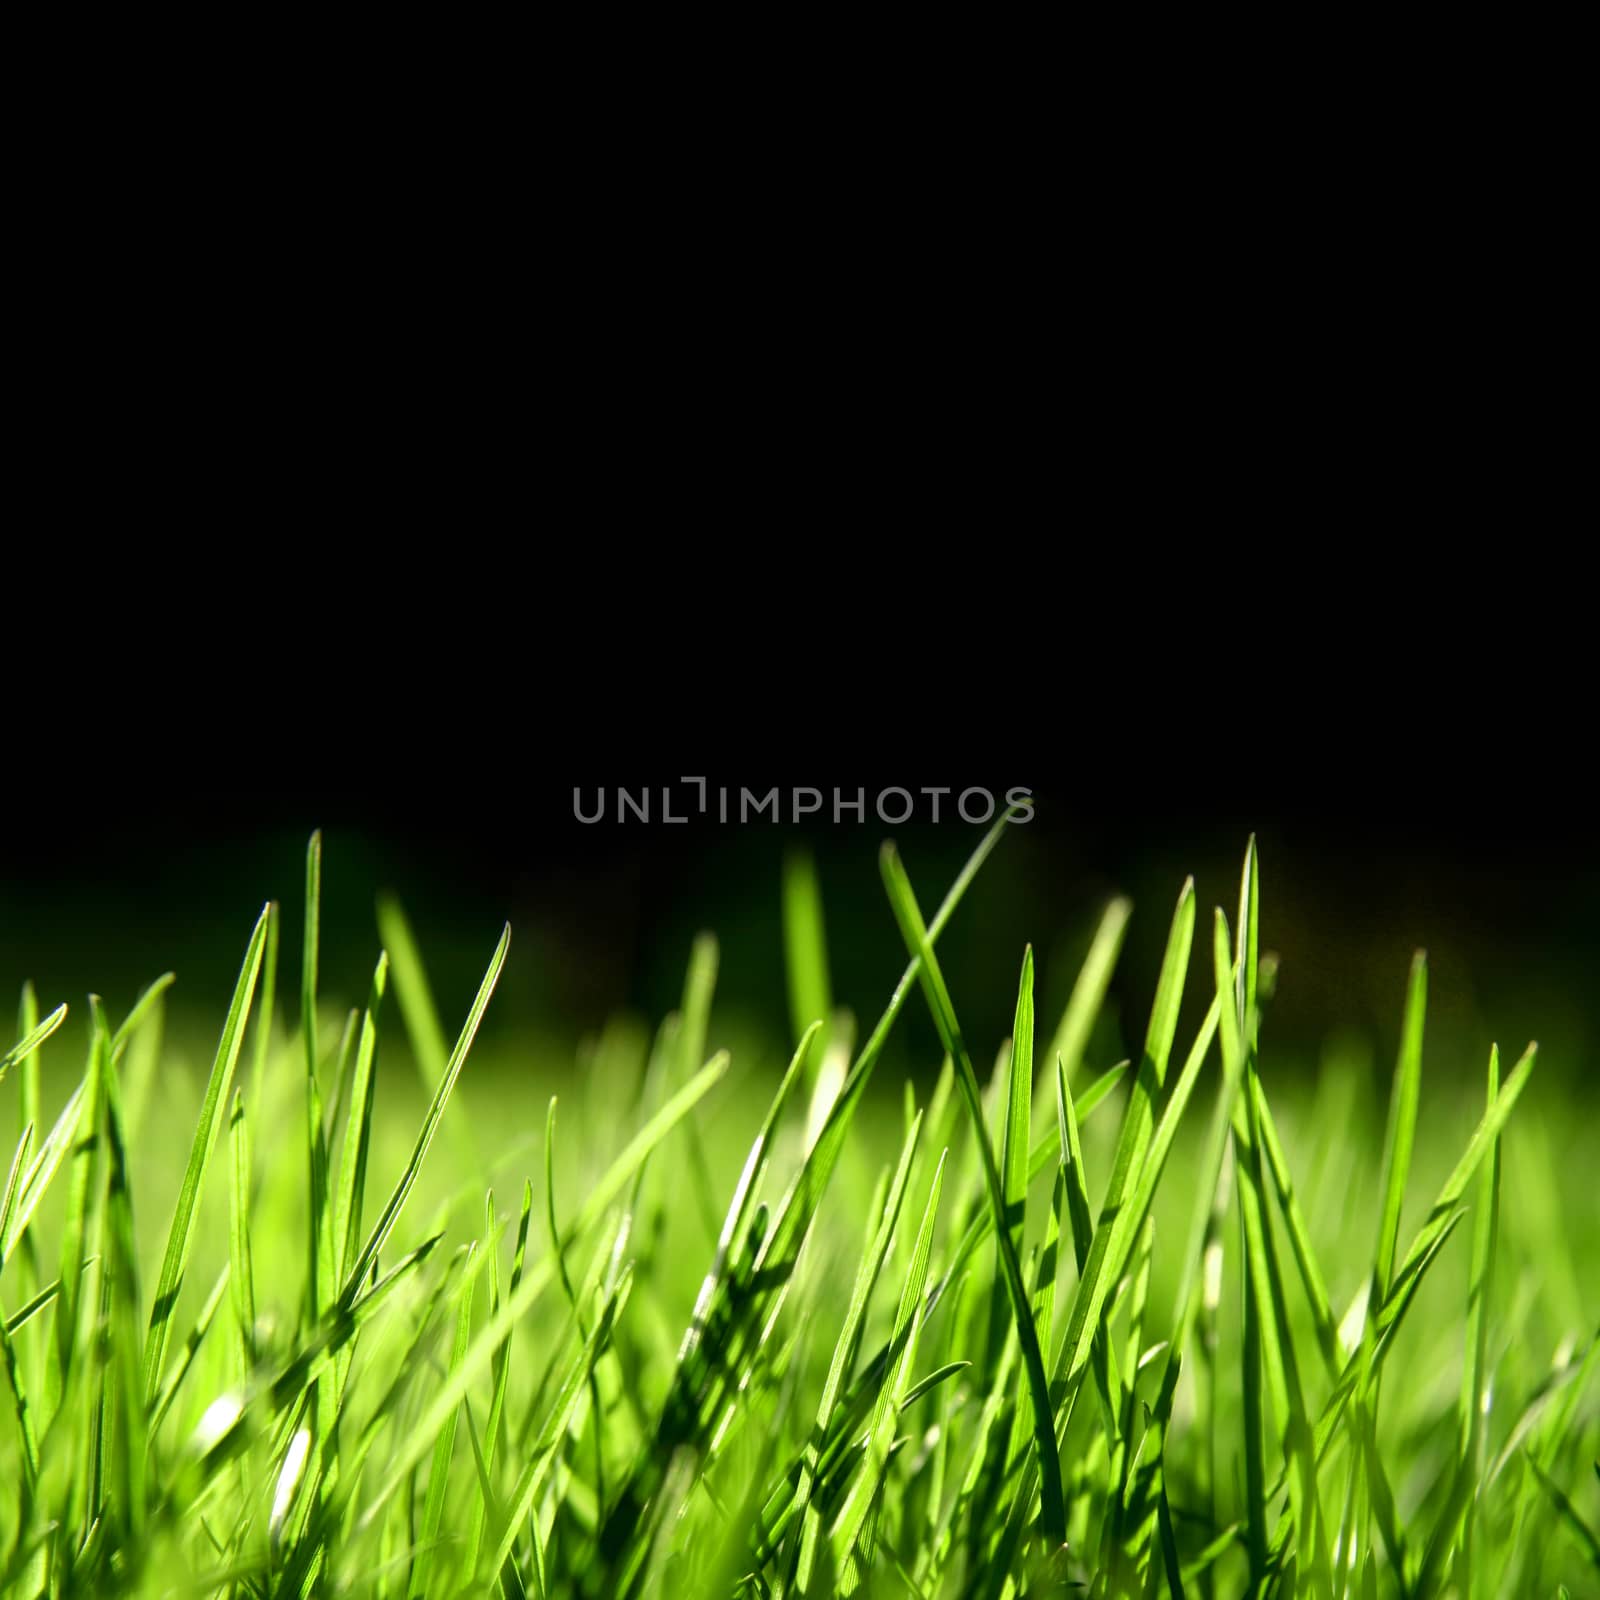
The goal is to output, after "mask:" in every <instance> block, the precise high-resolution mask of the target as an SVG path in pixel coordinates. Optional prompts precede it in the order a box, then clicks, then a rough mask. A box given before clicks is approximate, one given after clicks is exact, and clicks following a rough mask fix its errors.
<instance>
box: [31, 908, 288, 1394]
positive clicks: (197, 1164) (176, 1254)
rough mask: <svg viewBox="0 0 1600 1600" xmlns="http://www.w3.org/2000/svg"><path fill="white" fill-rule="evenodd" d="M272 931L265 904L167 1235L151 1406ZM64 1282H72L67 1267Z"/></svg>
mask: <svg viewBox="0 0 1600 1600" xmlns="http://www.w3.org/2000/svg"><path fill="white" fill-rule="evenodd" d="M266 931H267V913H266V910H265V909H263V910H262V913H261V915H260V917H259V918H258V919H257V921H256V925H255V931H254V932H253V933H252V934H251V935H250V943H249V945H248V947H247V948H246V950H245V956H244V965H243V966H242V967H241V968H240V969H239V981H238V982H237V983H236V984H235V985H234V990H233V1000H232V1002H231V1003H230V1004H229V1006H228V1018H227V1021H226V1022H225V1023H224V1024H223V1029H222V1038H221V1039H220V1040H219V1041H218V1044H217V1054H216V1058H215V1059H214V1060H213V1062H212V1065H211V1076H210V1078H209V1079H208V1080H207V1082H206V1094H205V1100H204V1102H203V1103H202V1105H201V1109H200V1120H199V1122H198V1124H197V1125H196V1127H195V1131H194V1142H193V1143H192V1144H191V1146H190V1148H189V1161H188V1165H187V1166H186V1168H185V1169H184V1174H183V1186H182V1188H181V1189H180V1190H179V1191H178V1202H177V1205H176V1207H175V1208H174V1210H173V1215H172V1226H171V1228H170V1230H169V1231H168V1234H167V1249H166V1254H165V1256H164V1257H163V1258H162V1262H161V1276H160V1278H159V1279H158V1281H157V1283H156V1291H155V1298H154V1299H153V1300H152V1301H151V1304H150V1328H149V1332H148V1334H147V1335H146V1342H145V1353H144V1396H145V1404H146V1405H153V1404H154V1402H155V1398H156V1395H157V1393H158V1392H159V1390H160V1387H161V1369H162V1363H163V1361H164V1360H165V1359H166V1353H167V1342H168V1340H169V1338H170V1337H171V1328H172V1318H173V1315H174V1313H175V1312H176V1311H177V1305H178V1293H179V1291H180V1290H181V1289H182V1287H183V1274H184V1269H185V1268H186V1267H187V1266H188V1264H189V1252H190V1251H191V1250H192V1249H193V1247H194V1228H195V1208H196V1206H197V1204H198V1203H199V1199H200V1189H201V1186H202V1185H203V1184H204V1182H205V1176H206V1168H207V1166H208V1165H209V1163H210V1161H211V1147H212V1144H213V1142H214V1140H215V1137H216V1132H217V1127H218V1124H219V1122H220V1120H221V1117H222V1108H223V1105H224V1104H225V1103H226V1100H227V1093H228V1085H229V1083H230V1081H231V1080H232V1078H233V1068H234V1063H235V1062H236V1061H237V1060H238V1058H239V1046H240V1043H241V1041H242V1040H243V1036H244V1025H245V1019H246V1017H247V1016H248V1015H249V1011H250V998H251V995H252V994H253V993H254V992H255V984H256V973H257V971H258V970H259V969H260V966H261V951H262V945H263V943H264V941H265V939H266ZM61 1281H62V1283H64V1284H65V1283H67V1282H69V1281H70V1280H69V1277H68V1274H67V1272H66V1270H65V1267H63V1271H62V1275H61Z"/></svg>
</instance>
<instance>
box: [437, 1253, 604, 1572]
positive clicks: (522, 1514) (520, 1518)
mask: <svg viewBox="0 0 1600 1600" xmlns="http://www.w3.org/2000/svg"><path fill="white" fill-rule="evenodd" d="M632 1282H633V1279H632V1274H631V1272H624V1273H623V1275H622V1278H621V1281H620V1282H619V1284H618V1285H617V1287H616V1288H615V1289H614V1290H613V1291H612V1292H611V1293H610V1294H609V1295H608V1296H607V1297H606V1300H605V1303H604V1304H603V1305H602V1307H601V1308H600V1313H599V1315H598V1316H597V1317H596V1318H595V1325H594V1331H593V1333H591V1334H590V1335H589V1337H588V1338H587V1340H585V1341H584V1343H583V1344H582V1345H581V1346H580V1348H579V1349H578V1351H577V1353H576V1355H575V1357H574V1359H573V1360H572V1362H571V1363H570V1365H569V1366H568V1368H567V1371H566V1375H565V1377H564V1378H563V1381H562V1383H561V1385H560V1387H559V1388H558V1389H557V1391H556V1396H555V1400H554V1402H553V1403H552V1405H551V1408H550V1413H549V1415H548V1416H547V1418H546V1419H545V1423H544V1426H543V1428H542V1429H541V1430H540V1434H539V1438H538V1441H537V1442H536V1443H535V1445H534V1448H533V1453H532V1455H531V1457H530V1458H529V1460H528V1463H527V1465H526V1466H525V1467H524V1468H523V1472H522V1476H521V1478H520V1479H519V1480H518V1483H517V1487H516V1489H515V1490H513V1492H512V1495H511V1499H510V1505H509V1510H508V1512H507V1516H506V1527H505V1529H504V1531H503V1532H502V1533H501V1535H500V1541H499V1543H498V1545H497V1546H496V1547H495V1552H494V1555H493V1556H492V1557H491V1558H490V1561H489V1571H490V1572H491V1573H497V1572H499V1571H500V1570H501V1569H502V1568H503V1567H504V1566H505V1564H506V1562H507V1560H509V1559H510V1556H511V1550H512V1546H513V1544H514V1543H515V1541H516V1537H517V1534H518V1532H519V1531H520V1529H521V1527H522V1525H523V1523H524V1522H525V1521H526V1520H527V1517H528V1514H529V1512H530V1511H532V1509H533V1506H534V1502H535V1500H536V1498H537V1496H538V1493H539V1490H540V1488H541V1487H542V1486H543V1483H544V1480H545V1477H546V1476H547V1475H548V1473H549V1471H550V1468H551V1466H552V1464H553V1458H554V1456H555V1452H556V1448H557V1445H558V1443H559V1441H560V1440H561V1438H562V1437H563V1436H564V1434H565V1433H566V1431H567V1427H568V1424H569V1423H570V1421H571V1419H572V1413H573V1411H574V1409H575V1408H576V1406H577V1404H578V1400H579V1398H580V1397H581V1396H582V1394H583V1393H584V1390H585V1388H586V1387H587V1384H588V1381H589V1376H590V1374H591V1373H592V1372H593V1370H594V1363H595V1361H596V1359H597V1358H598V1356H599V1354H600V1351H601V1350H602V1349H603V1348H604V1346H605V1342H606V1340H607V1339H608V1338H609V1337H610V1335H611V1329H612V1327H613V1325H614V1324H615V1321H616V1319H617V1317H618V1316H619V1315H620V1313H621V1310H622V1307H623V1306H624V1305H625V1304H626V1303H627V1298H628V1292H629V1289H630V1288H631V1287H632ZM437 1408H438V1402H437V1401H435V1403H434V1405H433V1406H432V1407H430V1408H429V1410H428V1411H427V1412H426V1413H425V1414H424V1417H423V1421H422V1427H423V1428H424V1429H430V1430H431V1426H432V1421H433V1416H434V1413H435V1411H436V1410H437Z"/></svg>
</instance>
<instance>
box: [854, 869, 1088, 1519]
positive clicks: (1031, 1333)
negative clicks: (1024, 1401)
mask: <svg viewBox="0 0 1600 1600" xmlns="http://www.w3.org/2000/svg"><path fill="white" fill-rule="evenodd" d="M879 860H880V864H881V866H882V869H883V880H884V886H885V887H886V888H887V890H888V891H889V899H890V903H891V905H892V907H893V909H894V913H895V919H896V921H898V922H899V924H900V932H901V935H902V936H903V938H904V939H905V943H906V949H907V951H908V953H909V954H910V955H911V956H913V957H915V958H916V959H917V960H919V961H920V962H921V964H922V965H921V972H920V974H919V976H920V977H921V979H922V985H923V993H924V994H925V995H926V997H927V1000H928V1005H929V1009H930V1010H931V1011H932V1013H933V1017H934V1023H935V1026H936V1027H937V1028H938V1030H939V1037H940V1041H941V1042H942V1043H943V1045H944V1048H945V1051H946V1053H947V1054H948V1055H949V1056H950V1059H951V1060H952V1061H953V1062H954V1063H955V1067H956V1081H957V1083H958V1084H959V1085H960V1087H961V1091H962V1094H963V1096H964V1097H965V1099H966V1103H967V1111H968V1113H969V1114H970V1116H971V1118H972V1133H973V1138H974V1139H975V1140H976V1141H977V1146H978V1152H979V1156H980V1160H981V1165H982V1168H983V1178H984V1184H985V1187H986V1188H987V1190H988V1195H989V1205H990V1208H991V1210H992V1211H993V1213H994V1226H995V1243H996V1245H997V1248H998V1254H999V1258H1000V1271H1001V1274H1002V1276H1003V1277H1004V1279H1005V1285H1006V1293H1007V1294H1008V1295H1009V1296H1010V1298H1011V1312H1012V1317H1013V1319H1014V1320H1015V1322H1016V1325H1017V1339H1018V1343H1019V1345H1020V1346H1021V1349H1022V1361H1023V1368H1024V1370H1025V1372H1026V1374H1027V1379H1028V1390H1029V1398H1030V1401H1031V1404H1032V1406H1033V1412H1034V1447H1035V1450H1036V1452H1037V1455H1038V1460H1039V1494H1040V1521H1041V1524H1042V1527H1043V1530H1044V1536H1045V1538H1046V1540H1047V1541H1048V1542H1049V1543H1051V1544H1053V1545H1059V1544H1062V1543H1064V1542H1065V1540H1066V1536H1067V1527H1066V1509H1065V1504H1064V1501H1063V1498H1062V1490H1061V1458H1060V1456H1059V1454H1058V1452H1057V1448H1056V1438H1055V1427H1054V1423H1053V1420H1052V1412H1051V1406H1050V1389H1049V1384H1048V1383H1047V1382H1046V1379H1045V1375H1044V1358H1043V1356H1042V1354H1041V1352H1040V1350H1039V1335H1038V1330H1037V1329H1036V1328H1035V1327H1034V1325H1033V1311H1032V1307H1031V1306H1030V1304H1029V1299H1028V1292H1027V1289H1026V1287H1025V1286H1024V1284H1023V1282H1022V1268H1021V1266H1020V1264H1019V1263H1018V1261H1017V1252H1016V1249H1015V1247H1014V1246H1013V1244H1012V1241H1011V1233H1010V1229H1009V1225H1008V1222H1007V1218H1006V1203H1005V1193H1004V1191H1003V1189H1002V1188H1001V1183H1000V1174H999V1171H998V1169H997V1168H996V1166H995V1160H994V1155H993V1152H992V1151H991V1150H990V1148H989V1136H988V1131H987V1129H986V1127H985V1124H984V1116H983V1106H982V1101H981V1097H980V1095H979V1092H978V1080H977V1076H976V1074H975V1073H974V1072H973V1070H972V1060H971V1058H970V1057H969V1056H968V1054H967V1047H966V1043H965V1041H964V1040H963V1039H962V1037H961V1029H960V1025H959V1024H958V1023H957V1021H956V1017H955V1011H954V1008H953V1007H952V1005H951V1003H950V992H949V990H948V988H946V986H945V982H944V974H943V973H942V972H941V971H940V969H939V964H938V958H937V957H936V956H935V955H934V953H933V945H932V944H931V942H930V941H929V936H928V930H927V928H926V927H925V926H924V925H923V921H922V912H921V910H920V909H919V908H918V906H917V902H916V896H915V895H914V894H913V892H912V889H911V881H910V879H909V878H907V877H906V873H905V868H904V867H903V866H901V864H900V857H899V855H898V854H897V853H896V851H895V848H894V846H893V844H886V845H885V846H884V847H883V850H882V852H881V854H880V857H879ZM1030 1009H1031V1002H1030ZM1029 1065H1030V1072H1031V1062H1030V1064H1029ZM1022 1142H1023V1145H1024V1147H1025V1146H1026V1133H1024V1135H1023V1141H1022Z"/></svg>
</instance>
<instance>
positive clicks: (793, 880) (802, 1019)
mask: <svg viewBox="0 0 1600 1600" xmlns="http://www.w3.org/2000/svg"><path fill="white" fill-rule="evenodd" d="M783 953H784V965H785V969H786V971H787V974H788V980H789V1023H790V1026H791V1028H792V1029H793V1031H794V1037H795V1038H796V1039H800V1038H804V1037H805V1035H806V1030H807V1029H808V1028H809V1027H810V1026H811V1024H812V1023H813V1022H820V1023H824V1024H826V1022H827V1020H828V1018H829V1017H831V1016H832V1015H833V999H832V996H831V994H830V991H829V987H828V945H827V940H826V938H825V937H824V935H823V927H822V894H821V891H820V890H819V889H818V887H817V868H816V863H815V861H814V860H813V859H812V857H811V853H810V852H809V851H806V850H791V851H789V852H788V853H787V854H786V855H785V856H784V858H783ZM826 1043H827V1040H826V1039H825V1038H824V1037H821V1036H815V1037H813V1039H812V1045H811V1050H810V1052H809V1053H808V1055H807V1058H806V1067H805V1073H806V1077H807V1079H808V1080H809V1079H811V1078H812V1077H814V1075H815V1072H814V1069H815V1066H816V1064H817V1063H818V1062H820V1060H821V1057H822V1052H823V1048H824V1046H825V1045H826Z"/></svg>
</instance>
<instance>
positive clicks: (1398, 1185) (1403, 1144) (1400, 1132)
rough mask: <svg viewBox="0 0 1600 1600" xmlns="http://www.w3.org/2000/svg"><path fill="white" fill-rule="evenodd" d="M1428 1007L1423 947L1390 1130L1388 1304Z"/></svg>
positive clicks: (1384, 1273)
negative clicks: (1424, 1023) (1424, 1024)
mask: <svg viewBox="0 0 1600 1600" xmlns="http://www.w3.org/2000/svg"><path fill="white" fill-rule="evenodd" d="M1427 1008H1428V958H1427V956H1426V954H1425V953H1424V952H1422V951H1421V950H1419V951H1418V952H1417V954H1416V956H1415V958H1414V959H1413V960H1412V963H1411V981H1410V983H1409V984H1408V985H1407V987H1406V1008H1405V1016H1404V1018H1403V1020H1402V1022H1401V1025H1400V1060H1399V1064H1398V1065H1397V1066H1396V1068H1395V1075H1394V1087H1393V1090H1392V1092H1391V1095H1390V1100H1389V1125H1388V1130H1387V1132H1386V1133H1385V1135H1384V1151H1383V1217H1382V1220H1381V1222H1380V1223H1379V1227H1378V1249H1377V1255H1376V1257H1375V1258H1374V1262H1373V1276H1374V1289H1375V1293H1374V1295H1373V1300H1374V1303H1375V1304H1377V1305H1382V1304H1383V1302H1384V1300H1385V1299H1386V1298H1387V1297H1388V1293H1389V1285H1390V1283H1391V1281H1392V1280H1393V1277H1394V1257H1395V1250H1396V1248H1397V1245H1398V1241H1399V1234H1400V1209H1401V1207H1402V1205H1404V1203H1405V1194H1406V1178H1407V1176H1408V1175H1409V1174H1410V1171H1411V1147H1412V1144H1413V1142H1414V1140H1415V1138H1416V1131H1417V1096H1418V1092H1419V1088H1420V1085H1421V1082H1422V1032H1423V1022H1424V1018H1425V1015H1426V1013H1427Z"/></svg>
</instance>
